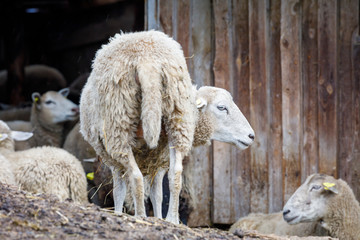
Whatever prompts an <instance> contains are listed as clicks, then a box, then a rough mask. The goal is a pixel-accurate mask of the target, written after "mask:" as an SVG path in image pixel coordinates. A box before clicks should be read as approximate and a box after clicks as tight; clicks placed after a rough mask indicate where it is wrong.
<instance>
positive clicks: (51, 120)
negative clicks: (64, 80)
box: [7, 88, 79, 150]
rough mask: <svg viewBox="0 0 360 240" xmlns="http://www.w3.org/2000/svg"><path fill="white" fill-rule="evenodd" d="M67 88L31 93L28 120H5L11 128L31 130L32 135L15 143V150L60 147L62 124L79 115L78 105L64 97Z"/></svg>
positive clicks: (67, 92) (67, 90) (67, 91)
mask: <svg viewBox="0 0 360 240" xmlns="http://www.w3.org/2000/svg"><path fill="white" fill-rule="evenodd" d="M68 94H69V89H68V88H64V89H61V90H60V91H58V92H55V91H48V92H46V93H44V94H43V95H40V94H39V93H37V92H35V93H33V94H32V99H33V106H32V109H31V119H30V122H26V121H10V122H7V124H8V126H9V127H10V129H12V130H17V131H27V132H33V133H34V136H33V137H32V138H31V139H29V140H28V141H26V142H22V143H20V142H19V143H18V142H17V143H16V147H15V149H16V150H25V149H29V148H31V147H37V146H54V147H61V146H62V143H63V130H64V124H65V123H66V122H68V121H74V120H76V119H78V117H79V107H78V106H77V105H76V104H74V103H73V102H71V101H70V100H68V99H66V96H67V95H68Z"/></svg>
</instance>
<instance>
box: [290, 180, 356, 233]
mask: <svg viewBox="0 0 360 240" xmlns="http://www.w3.org/2000/svg"><path fill="white" fill-rule="evenodd" d="M283 215H284V219H285V221H287V222H288V223H289V224H297V223H301V222H310V221H318V222H320V224H321V226H322V227H323V228H325V229H327V230H328V231H329V233H330V236H331V237H336V238H339V239H340V240H355V239H359V238H360V206H359V202H358V201H357V200H356V198H355V196H354V193H353V191H352V190H351V188H350V187H349V185H348V184H347V183H346V182H345V181H343V180H341V179H335V178H333V177H332V176H328V175H324V174H313V175H311V176H309V177H308V178H307V179H306V181H305V182H304V183H303V184H302V185H301V186H300V187H299V188H298V189H297V190H296V192H295V193H294V194H293V195H292V196H291V197H290V199H289V200H288V202H287V203H286V205H285V206H284V210H283Z"/></svg>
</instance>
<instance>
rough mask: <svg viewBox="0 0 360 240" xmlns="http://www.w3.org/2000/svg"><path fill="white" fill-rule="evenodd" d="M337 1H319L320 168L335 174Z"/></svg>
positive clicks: (327, 172)
mask: <svg viewBox="0 0 360 240" xmlns="http://www.w3.org/2000/svg"><path fill="white" fill-rule="evenodd" d="M337 11H338V7H337V1H336V0H319V20H318V21H319V28H318V36H319V37H318V41H319V43H318V49H319V79H318V84H319V85H318V94H319V95H318V96H319V171H320V172H321V173H326V174H329V175H333V176H334V177H337V167H336V166H337V137H338V135H337V127H338V126H337V116H336V111H337V93H338V90H337V86H338V85H337V63H338V60H337V31H338V26H337Z"/></svg>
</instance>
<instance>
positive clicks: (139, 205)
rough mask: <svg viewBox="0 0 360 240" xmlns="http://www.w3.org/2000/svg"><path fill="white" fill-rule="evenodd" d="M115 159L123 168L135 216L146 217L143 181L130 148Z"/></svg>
mask: <svg viewBox="0 0 360 240" xmlns="http://www.w3.org/2000/svg"><path fill="white" fill-rule="evenodd" d="M116 159H120V163H121V164H122V165H123V166H124V168H125V170H126V172H127V176H128V178H129V183H130V191H131V195H132V198H133V200H134V207H135V216H142V217H146V212H145V204H144V179H143V175H142V173H141V171H140V169H139V167H138V165H137V164H136V161H135V158H134V155H133V152H132V150H131V148H130V147H128V148H127V151H126V152H122V153H121V154H119V156H117V158H116Z"/></svg>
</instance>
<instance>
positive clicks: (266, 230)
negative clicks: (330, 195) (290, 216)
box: [229, 212, 329, 237]
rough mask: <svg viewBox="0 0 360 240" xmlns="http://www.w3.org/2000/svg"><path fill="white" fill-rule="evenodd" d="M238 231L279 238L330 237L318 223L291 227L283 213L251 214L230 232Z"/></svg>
mask: <svg viewBox="0 0 360 240" xmlns="http://www.w3.org/2000/svg"><path fill="white" fill-rule="evenodd" d="M237 229H241V230H243V231H249V230H255V231H257V232H259V233H262V234H275V235H278V236H298V237H307V236H329V234H328V232H327V231H326V230H325V229H323V228H322V227H321V226H320V224H319V223H317V222H308V223H298V224H295V225H290V224H288V223H287V222H285V220H284V219H283V214H282V212H277V213H269V214H265V213H251V214H249V215H248V216H246V217H243V218H240V219H239V220H238V221H237V222H236V223H234V224H233V225H232V226H231V228H230V229H229V231H230V232H231V233H235V231H236V230H237Z"/></svg>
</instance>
